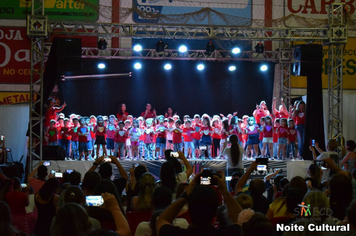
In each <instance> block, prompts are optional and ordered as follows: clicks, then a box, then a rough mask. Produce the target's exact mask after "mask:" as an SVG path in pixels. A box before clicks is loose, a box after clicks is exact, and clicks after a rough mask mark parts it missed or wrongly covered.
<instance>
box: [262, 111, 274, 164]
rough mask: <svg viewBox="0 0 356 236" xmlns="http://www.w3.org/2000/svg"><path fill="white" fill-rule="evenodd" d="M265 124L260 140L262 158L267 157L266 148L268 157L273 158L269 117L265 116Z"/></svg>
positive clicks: (271, 125)
mask: <svg viewBox="0 0 356 236" xmlns="http://www.w3.org/2000/svg"><path fill="white" fill-rule="evenodd" d="M265 119H266V123H265V125H264V126H262V132H261V133H263V139H262V144H263V147H262V151H261V152H262V156H263V157H267V146H268V150H269V155H270V157H271V158H272V157H273V124H272V118H271V117H270V116H266V117H265Z"/></svg>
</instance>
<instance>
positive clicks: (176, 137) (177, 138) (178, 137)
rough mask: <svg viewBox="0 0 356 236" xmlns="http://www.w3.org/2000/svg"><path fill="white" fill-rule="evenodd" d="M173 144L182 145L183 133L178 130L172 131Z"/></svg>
mask: <svg viewBox="0 0 356 236" xmlns="http://www.w3.org/2000/svg"><path fill="white" fill-rule="evenodd" d="M172 142H173V143H182V133H181V132H179V131H178V130H176V129H175V130H173V131H172Z"/></svg>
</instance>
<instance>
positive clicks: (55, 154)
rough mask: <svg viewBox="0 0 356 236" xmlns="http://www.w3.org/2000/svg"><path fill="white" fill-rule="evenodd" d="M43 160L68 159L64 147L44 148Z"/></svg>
mask: <svg viewBox="0 0 356 236" xmlns="http://www.w3.org/2000/svg"><path fill="white" fill-rule="evenodd" d="M42 152H43V153H42V159H43V160H61V161H63V160H64V159H65V157H66V150H64V148H63V147H62V146H58V145H56V146H43V150H42Z"/></svg>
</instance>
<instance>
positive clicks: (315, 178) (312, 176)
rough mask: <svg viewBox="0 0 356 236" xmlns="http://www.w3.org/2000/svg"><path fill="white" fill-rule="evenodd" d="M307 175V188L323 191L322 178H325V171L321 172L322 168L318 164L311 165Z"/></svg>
mask: <svg viewBox="0 0 356 236" xmlns="http://www.w3.org/2000/svg"><path fill="white" fill-rule="evenodd" d="M307 174H308V176H309V177H307V178H305V181H306V183H307V188H308V189H311V188H315V189H319V190H322V185H321V178H322V176H323V171H322V170H321V168H320V166H318V165H317V164H315V163H314V164H310V166H309V167H308V171H307Z"/></svg>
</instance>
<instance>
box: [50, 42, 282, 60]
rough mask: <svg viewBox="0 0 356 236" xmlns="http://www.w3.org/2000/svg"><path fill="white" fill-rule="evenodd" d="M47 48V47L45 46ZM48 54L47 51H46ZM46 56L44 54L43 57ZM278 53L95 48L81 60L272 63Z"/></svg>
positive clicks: (83, 51)
mask: <svg viewBox="0 0 356 236" xmlns="http://www.w3.org/2000/svg"><path fill="white" fill-rule="evenodd" d="M47 47H48V46H47ZM46 51H47V52H49V50H46ZM46 56H48V54H45V57H46ZM278 56H279V51H265V52H263V53H256V52H255V51H243V52H241V53H239V54H233V53H232V52H231V51H227V50H215V51H214V52H212V53H208V52H206V50H188V51H187V52H185V53H180V52H179V51H178V50H177V49H165V50H164V52H156V50H155V49H143V50H142V51H140V52H136V51H134V50H133V49H131V48H107V49H105V50H98V49H97V48H89V47H83V48H82V58H103V59H149V60H193V61H198V60H202V61H273V62H277V61H278Z"/></svg>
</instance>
